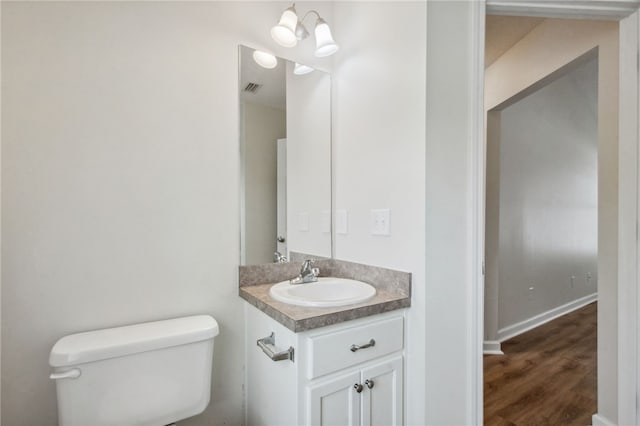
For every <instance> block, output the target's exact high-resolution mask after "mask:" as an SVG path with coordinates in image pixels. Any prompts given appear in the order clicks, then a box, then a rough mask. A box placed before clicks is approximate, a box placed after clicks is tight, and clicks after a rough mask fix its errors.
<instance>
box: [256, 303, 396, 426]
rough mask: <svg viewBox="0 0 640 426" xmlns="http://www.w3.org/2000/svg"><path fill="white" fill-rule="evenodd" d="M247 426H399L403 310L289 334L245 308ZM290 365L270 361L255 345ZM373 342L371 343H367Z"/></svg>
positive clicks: (279, 325) (272, 321) (264, 316)
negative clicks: (289, 351)
mask: <svg viewBox="0 0 640 426" xmlns="http://www.w3.org/2000/svg"><path fill="white" fill-rule="evenodd" d="M245 309H246V319H247V333H246V339H247V341H246V344H247V364H246V365H247V370H246V374H247V380H246V384H247V388H246V389H245V391H246V396H247V398H246V401H247V406H246V410H247V412H246V414H247V424H250V425H270V426H276V425H277V426H280V425H325V426H328V425H353V426H358V425H367V426H369V425H385V426H388V425H398V426H399V425H401V424H402V411H403V363H404V310H396V311H393V312H388V313H384V314H379V315H373V316H370V317H366V318H361V319H357V320H352V321H347V322H343V323H340V324H336V325H330V326H325V327H320V328H315V329H312V330H308V331H303V332H299V333H294V332H293V331H291V330H289V329H287V328H285V327H284V326H283V325H282V324H280V323H279V322H277V321H275V320H274V319H272V318H270V317H269V316H267V315H265V314H264V313H263V312H261V311H259V310H258V309H256V308H254V307H253V306H250V305H249V304H245ZM271 333H273V335H274V338H273V340H274V344H273V345H271V344H269V345H266V349H267V350H273V351H274V352H282V353H283V354H286V350H287V349H288V348H293V360H289V359H284V360H281V361H273V360H271V359H270V358H269V356H268V355H267V354H266V353H264V352H263V349H262V348H261V347H260V346H258V344H257V341H258V340H259V339H262V338H265V337H268V336H270V335H271ZM373 342H375V343H373Z"/></svg>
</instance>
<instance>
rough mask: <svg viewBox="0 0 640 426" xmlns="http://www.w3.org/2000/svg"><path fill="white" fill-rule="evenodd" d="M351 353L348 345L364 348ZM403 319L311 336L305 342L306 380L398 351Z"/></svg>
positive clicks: (401, 341) (401, 345) (389, 319)
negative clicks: (307, 360) (306, 351)
mask: <svg viewBox="0 0 640 426" xmlns="http://www.w3.org/2000/svg"><path fill="white" fill-rule="evenodd" d="M372 339H373V340H374V341H375V344H374V345H372V346H369V347H364V348H360V349H356V348H355V347H354V348H353V349H356V350H352V345H358V346H365V345H367V344H369V343H370V342H371V340H372ZM403 343H404V332H403V317H394V318H388V319H384V320H380V321H375V322H371V323H368V324H364V325H360V326H355V327H351V328H348V329H346V330H342V331H337V332H330V333H327V334H320V335H315V336H312V337H310V338H309V346H308V350H309V355H310V357H309V370H308V378H309V379H314V378H316V377H319V376H322V375H325V374H329V373H332V372H334V371H338V370H341V369H343V368H346V367H350V366H352V365H356V364H360V363H362V362H366V361H369V360H371V359H374V358H378V357H381V356H383V355H387V354H390V353H392V352H396V351H399V350H401V349H402V347H403Z"/></svg>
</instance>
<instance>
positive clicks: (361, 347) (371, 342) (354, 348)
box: [351, 339, 376, 352]
mask: <svg viewBox="0 0 640 426" xmlns="http://www.w3.org/2000/svg"><path fill="white" fill-rule="evenodd" d="M375 345H376V341H375V340H373V339H371V340H369V343H367V344H366V345H351V352H356V351H358V350H360V349H367V348H371V347H373V346H375Z"/></svg>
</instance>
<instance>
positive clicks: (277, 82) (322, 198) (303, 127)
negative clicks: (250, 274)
mask: <svg viewBox="0 0 640 426" xmlns="http://www.w3.org/2000/svg"><path fill="white" fill-rule="evenodd" d="M239 90H240V149H241V161H242V163H241V170H242V171H241V173H242V175H241V180H240V182H241V191H240V192H241V209H240V211H241V218H240V222H241V232H240V234H241V254H240V263H241V264H242V265H252V264H264V263H271V262H274V261H278V260H280V261H284V260H292V261H298V260H300V259H301V258H304V257H309V256H311V257H331V76H330V75H329V74H327V73H325V72H322V71H318V70H314V69H313V68H310V67H306V66H304V65H300V64H297V63H294V62H291V61H287V60H284V59H282V58H277V57H274V56H271V55H269V54H265V53H262V52H259V51H256V50H255V49H252V48H249V47H246V46H240V85H239Z"/></svg>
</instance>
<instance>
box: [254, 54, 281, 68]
mask: <svg viewBox="0 0 640 426" xmlns="http://www.w3.org/2000/svg"><path fill="white" fill-rule="evenodd" d="M253 60H254V61H256V63H257V64H258V65H260V66H261V67H262V68H267V69H272V68H275V67H276V66H277V65H278V58H276V57H275V56H273V55H272V54H271V53H267V52H263V51H262V50H255V51H254V52H253Z"/></svg>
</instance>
